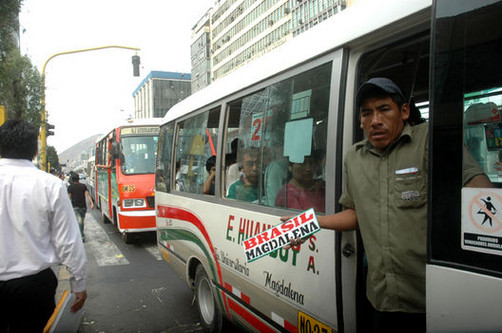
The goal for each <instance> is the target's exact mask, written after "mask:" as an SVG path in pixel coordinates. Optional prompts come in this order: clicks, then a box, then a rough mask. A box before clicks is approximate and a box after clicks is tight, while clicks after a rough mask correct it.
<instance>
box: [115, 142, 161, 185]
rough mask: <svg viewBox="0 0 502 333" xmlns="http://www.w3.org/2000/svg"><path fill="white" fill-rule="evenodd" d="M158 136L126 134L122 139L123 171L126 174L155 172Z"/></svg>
mask: <svg viewBox="0 0 502 333" xmlns="http://www.w3.org/2000/svg"><path fill="white" fill-rule="evenodd" d="M157 145H158V136H156V135H155V136H127V137H126V136H124V137H122V139H121V147H122V148H121V149H122V156H121V163H122V172H123V173H124V174H125V175H133V174H143V173H153V172H154V170H155V158H156V154H157Z"/></svg>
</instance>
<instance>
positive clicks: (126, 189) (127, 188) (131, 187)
mask: <svg viewBox="0 0 502 333" xmlns="http://www.w3.org/2000/svg"><path fill="white" fill-rule="evenodd" d="M134 191H136V186H134V185H123V186H122V192H134Z"/></svg>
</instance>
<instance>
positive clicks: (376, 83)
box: [357, 77, 406, 107]
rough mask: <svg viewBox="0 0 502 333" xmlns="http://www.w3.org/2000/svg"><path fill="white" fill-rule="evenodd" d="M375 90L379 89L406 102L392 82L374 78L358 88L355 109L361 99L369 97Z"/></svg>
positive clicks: (383, 78)
mask: <svg viewBox="0 0 502 333" xmlns="http://www.w3.org/2000/svg"><path fill="white" fill-rule="evenodd" d="M375 88H376V89H380V90H382V91H384V92H385V93H388V94H389V95H392V94H398V95H399V96H401V98H402V99H403V101H406V99H405V98H404V95H403V92H402V91H401V89H399V87H398V86H397V85H396V84H395V83H394V82H392V80H390V79H387V78H385V77H375V78H372V79H369V80H368V81H366V82H364V83H363V84H362V85H361V86H360V87H359V89H358V91H357V107H359V105H360V103H361V101H362V100H363V99H365V98H367V97H368V96H371V95H370V93H374V92H375Z"/></svg>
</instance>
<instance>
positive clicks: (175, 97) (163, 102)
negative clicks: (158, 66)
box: [132, 71, 192, 119]
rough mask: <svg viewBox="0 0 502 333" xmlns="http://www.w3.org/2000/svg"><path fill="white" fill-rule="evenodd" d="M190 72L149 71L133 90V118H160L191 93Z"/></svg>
mask: <svg viewBox="0 0 502 333" xmlns="http://www.w3.org/2000/svg"><path fill="white" fill-rule="evenodd" d="M190 81H191V75H190V73H175V72H161V71H151V72H150V73H149V74H148V75H147V76H146V77H145V78H144V79H143V81H142V82H141V83H140V84H139V86H138V87H137V88H136V90H134V92H133V94H132V96H133V99H134V118H135V119H141V118H162V117H164V116H165V115H166V113H167V112H168V111H169V109H171V108H172V107H173V105H174V104H176V103H178V102H179V101H181V100H183V99H185V98H186V97H188V96H190V94H191V91H192V90H191V84H190Z"/></svg>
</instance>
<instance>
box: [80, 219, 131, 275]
mask: <svg viewBox="0 0 502 333" xmlns="http://www.w3.org/2000/svg"><path fill="white" fill-rule="evenodd" d="M84 223H85V227H84V233H85V239H86V243H85V244H87V245H88V246H89V248H90V250H91V252H92V254H93V255H94V258H96V261H97V263H98V265H99V266H114V265H128V264H129V261H128V260H127V259H126V258H125V257H124V255H123V254H122V252H120V250H119V248H118V247H117V245H115V244H114V243H113V242H112V241H111V240H110V237H108V235H107V234H106V233H105V231H104V230H103V228H102V227H101V226H100V225H99V223H98V221H96V219H95V218H94V217H93V216H92V214H85V222H84Z"/></svg>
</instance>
